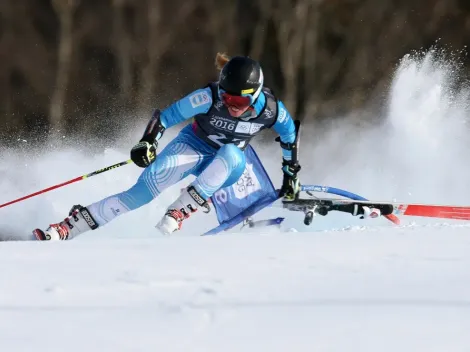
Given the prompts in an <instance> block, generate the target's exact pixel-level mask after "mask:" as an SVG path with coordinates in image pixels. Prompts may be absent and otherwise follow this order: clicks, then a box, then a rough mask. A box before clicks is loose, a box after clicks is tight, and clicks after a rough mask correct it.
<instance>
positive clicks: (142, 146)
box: [131, 141, 157, 167]
mask: <svg viewBox="0 0 470 352" xmlns="http://www.w3.org/2000/svg"><path fill="white" fill-rule="evenodd" d="M156 158H157V141H155V142H154V143H153V144H150V143H149V142H146V141H140V142H139V143H137V144H136V145H135V146H134V147H133V148H132V150H131V159H132V161H133V162H134V164H136V165H137V166H140V167H147V166H149V165H150V164H151V163H153V162H154V161H155V159H156Z"/></svg>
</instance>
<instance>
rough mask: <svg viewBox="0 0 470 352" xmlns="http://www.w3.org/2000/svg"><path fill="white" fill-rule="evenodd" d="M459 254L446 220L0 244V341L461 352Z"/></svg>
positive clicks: (90, 346)
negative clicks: (387, 225)
mask: <svg viewBox="0 0 470 352" xmlns="http://www.w3.org/2000/svg"><path fill="white" fill-rule="evenodd" d="M454 226H455V225H454ZM469 253H470V236H469V227H452V226H451V225H441V226H432V227H407V228H400V229H380V228H356V229H354V228H353V229H350V230H346V231H328V232H312V233H307V232H298V233H287V234H280V233H278V234H270V235H261V234H238V235H235V234H230V235H223V236H209V237H173V238H161V237H160V238H147V239H143V238H140V239H132V238H127V239H116V240H112V241H110V240H108V239H106V240H104V239H96V238H93V237H91V236H89V237H82V238H81V239H80V240H76V241H70V242H65V243H37V242H5V243H3V244H2V245H1V246H0V266H1V267H2V268H3V269H2V271H1V274H0V277H1V281H0V348H1V350H2V351H80V352H81V351H341V352H343V351H393V352H395V351H428V352H429V351H439V352H440V351H468V350H469V346H470V334H468V330H469V329H470V299H469V297H470V283H469V278H470V256H469Z"/></svg>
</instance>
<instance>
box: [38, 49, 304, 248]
mask: <svg viewBox="0 0 470 352" xmlns="http://www.w3.org/2000/svg"><path fill="white" fill-rule="evenodd" d="M216 65H217V68H218V69H219V70H220V76H219V80H218V82H214V83H210V84H209V85H208V86H206V87H205V88H202V89H198V90H196V91H194V92H192V93H191V94H189V95H187V96H185V97H184V98H182V99H181V100H179V101H176V102H175V103H173V104H171V105H170V106H168V107H167V108H166V109H164V110H162V111H160V110H158V109H157V110H156V111H155V112H154V113H153V116H152V118H151V119H150V121H149V123H148V125H147V127H146V129H145V132H144V134H143V136H142V139H141V140H140V141H139V143H137V144H136V145H135V146H134V147H133V148H132V150H131V153H130V154H131V159H132V161H133V162H134V163H135V164H136V165H138V166H140V167H142V168H145V169H144V171H143V172H142V174H141V176H140V177H139V179H138V180H137V183H136V184H135V185H134V186H133V187H131V188H130V189H129V190H127V191H124V192H122V193H119V194H115V195H112V196H110V197H107V198H105V199H103V200H100V201H98V202H96V203H93V204H90V205H88V206H86V207H83V206H80V205H76V206H74V207H73V208H72V210H71V211H70V213H69V217H67V218H66V219H65V220H64V221H62V222H60V223H57V224H52V225H50V226H49V228H48V229H47V230H45V231H42V230H40V229H35V230H34V231H33V234H34V236H35V237H36V238H37V239H38V240H66V239H72V238H74V237H76V236H77V235H79V234H81V233H83V232H85V231H88V230H94V229H96V228H98V227H100V226H103V225H105V224H106V223H108V222H110V221H111V220H113V219H115V218H116V217H117V216H119V215H122V214H125V213H127V212H129V211H131V210H134V209H137V208H139V207H141V206H143V205H145V204H147V203H149V202H150V201H152V200H153V199H154V198H155V197H157V196H158V195H159V194H160V193H161V192H163V191H164V190H165V189H166V188H167V187H170V186H172V185H174V184H175V183H177V182H179V181H181V180H182V179H184V178H185V177H187V176H188V175H190V174H192V175H195V176H196V179H195V180H194V182H192V183H191V184H190V185H189V186H188V187H187V189H186V190H184V191H183V192H182V193H181V195H180V196H179V197H178V199H176V201H174V202H173V204H171V205H170V206H169V207H168V209H167V211H166V213H165V215H164V216H163V218H162V219H161V220H160V222H159V223H158V225H157V228H158V229H159V230H160V231H161V232H162V233H163V234H171V233H173V232H175V231H177V230H179V229H181V225H182V222H183V221H184V219H186V218H188V217H189V216H190V214H192V213H194V212H195V211H196V210H197V209H198V208H206V209H208V207H209V205H208V200H209V198H210V197H211V196H212V195H213V194H214V193H215V192H216V191H217V190H219V189H220V188H223V187H227V186H230V185H231V184H233V183H235V182H236V181H237V180H238V179H239V178H240V176H241V175H242V173H243V171H244V170H245V154H244V149H245V148H246V147H247V145H248V143H249V142H250V140H251V138H253V137H254V136H256V135H257V134H259V133H260V132H261V131H262V130H263V129H265V128H273V129H274V130H275V131H276V132H277V134H278V135H279V141H280V145H281V149H282V170H283V175H284V177H283V183H282V188H281V196H283V197H284V200H286V201H292V200H294V199H295V198H296V196H297V194H298V192H299V188H300V183H299V180H298V177H297V173H298V172H299V171H300V165H299V161H298V160H297V159H298V158H297V150H296V145H297V143H296V142H297V141H296V139H297V131H296V127H295V124H294V121H293V119H292V117H291V115H290V114H289V112H288V111H287V109H286V107H285V106H284V104H283V103H282V102H281V101H280V100H278V99H277V98H276V97H275V96H274V95H273V93H272V91H271V90H270V89H269V88H267V87H264V85H263V80H264V78H263V71H262V69H261V66H260V64H259V63H258V62H257V61H255V60H253V59H251V58H249V57H244V56H236V57H233V58H229V57H227V56H226V55H225V54H220V53H218V54H217V56H216ZM190 118H194V122H193V123H192V124H191V125H187V126H186V127H184V128H183V129H182V130H181V132H180V133H179V134H178V136H177V137H176V138H175V139H174V140H173V141H171V142H170V143H169V144H168V145H167V146H166V147H165V148H164V149H163V150H162V151H161V152H160V153H159V154H158V156H157V146H158V142H157V141H158V140H159V139H160V138H161V137H162V135H163V132H164V131H165V130H166V129H168V128H170V127H172V126H174V125H176V124H178V123H180V122H183V121H185V120H188V119H190Z"/></svg>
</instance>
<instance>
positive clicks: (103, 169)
mask: <svg viewBox="0 0 470 352" xmlns="http://www.w3.org/2000/svg"><path fill="white" fill-rule="evenodd" d="M130 163H132V160H130V159H129V160H126V161H122V162H120V163H117V164H114V165H111V166H107V167H105V168H102V169H99V170H96V171H93V172H91V173H89V174H86V175H83V176H79V177H76V178H73V179H71V180H69V181H66V182H63V183H59V184H58V185H55V186H51V187H48V188H45V189H43V190H40V191H37V192H34V193H31V194H28V195H27V196H24V197H21V198H18V199H15V200H12V201H10V202H7V203H4V204H0V208H4V207H6V206H9V205H11V204H14V203H18V202H21V201H23V200H25V199H29V198H32V197H35V196H37V195H39V194H43V193H46V192H49V191H52V190H54V189H57V188H60V187H63V186H67V185H70V184H72V183H75V182H78V181H81V180H84V179H86V178H90V177H93V176H96V175H99V174H102V173H103V172H106V171H109V170H113V169H116V168H118V167H121V166H124V165H127V164H130Z"/></svg>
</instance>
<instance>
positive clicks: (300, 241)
mask: <svg viewBox="0 0 470 352" xmlns="http://www.w3.org/2000/svg"><path fill="white" fill-rule="evenodd" d="M456 78H459V72H458V65H457V64H453V63H449V62H446V61H444V60H442V59H441V58H440V56H439V55H438V54H437V53H434V52H430V53H427V55H425V56H422V57H421V58H411V57H406V58H404V60H403V61H402V63H401V65H400V66H399V68H398V69H397V72H396V75H395V79H394V81H393V84H392V86H391V87H390V92H389V96H388V98H387V101H386V102H385V104H384V105H385V106H386V109H385V111H383V112H382V113H381V114H380V116H379V117H380V118H379V117H378V118H377V121H376V122H377V123H371V122H370V119H367V118H365V119H364V120H362V119H361V116H359V117H357V116H356V117H354V116H353V117H349V118H348V119H347V120H345V121H338V122H331V123H330V124H328V125H321V126H320V125H313V126H310V128H304V131H303V133H304V135H303V139H302V143H301V152H300V154H301V160H302V166H303V171H302V172H301V178H302V181H303V182H304V183H316V184H325V185H330V186H334V187H340V188H343V189H347V190H349V191H351V192H355V193H358V194H360V195H362V196H364V197H367V198H369V199H374V200H381V201H384V200H400V201H412V202H429V203H445V204H451V203H453V204H458V205H468V204H469V203H470V190H469V188H468V186H467V184H468V180H469V179H470V168H469V167H468V160H467V155H468V150H469V149H468V147H469V144H470V138H468V133H469V132H468V131H467V117H466V116H468V113H469V112H470V111H469V107H468V103H467V102H468V101H470V100H469V99H468V98H469V96H470V94H469V91H468V90H466V89H465V88H461V87H459V86H457V85H456V83H457V81H458V80H457V79H456ZM366 113H367V112H364V115H365V114H366ZM123 118H124V117H123ZM142 128H143V126H142ZM141 130H142V129H136V130H134V131H132V132H128V133H127V134H126V135H125V137H123V140H122V144H121V145H119V146H117V147H113V148H110V149H109V150H106V151H105V152H103V153H102V154H99V155H94V156H90V155H89V153H87V142H86V141H84V142H83V146H82V147H81V150H80V151H78V150H76V149H74V148H69V149H63V150H60V151H50V150H46V151H33V150H28V149H27V148H25V146H27V145H28V141H22V140H21V139H19V141H18V144H19V145H21V147H22V148H15V147H14V146H13V148H12V149H10V150H3V151H2V153H1V154H0V159H1V163H0V175H1V178H0V191H1V193H0V197H1V200H0V203H2V202H3V201H5V202H6V201H9V200H11V199H14V198H17V197H20V196H22V195H25V194H28V193H31V192H34V191H36V190H38V189H41V188H44V187H47V186H50V185H53V184H55V183H59V182H62V181H65V180H67V179H70V178H73V177H76V176H79V175H81V174H84V173H87V172H90V171H93V170H95V169H99V168H101V167H103V166H106V165H109V164H112V163H114V162H118V161H121V160H125V159H126V158H127V157H128V152H127V148H128V146H129V145H131V144H132V143H133V142H134V140H135V139H136V138H138V137H139V136H140V133H141ZM168 132H170V133H168ZM165 138H167V140H168V139H169V138H171V131H167V133H166V135H165ZM257 151H258V153H259V154H260V157H261V158H262V160H263V161H264V162H265V165H266V168H267V170H268V172H269V173H270V174H271V177H272V178H273V180H274V182H276V181H277V180H280V178H281V174H280V170H279V165H280V151H279V146H278V145H273V146H272V147H266V146H265V147H263V148H259V149H257ZM278 155H279V157H276V156H278ZM307 169H309V170H312V171H309V172H305V170H307ZM139 172H140V170H139V169H138V168H136V167H134V166H133V165H130V166H126V167H123V168H122V169H121V168H120V169H118V170H115V171H111V172H109V173H106V174H103V175H101V176H97V177H96V178H93V179H90V180H86V181H83V182H80V183H77V184H74V185H71V186H69V187H65V188H62V189H60V190H57V191H54V192H51V193H47V194H45V195H42V196H40V197H36V198H34V199H30V200H27V201H24V202H22V203H18V204H15V205H12V206H10V207H7V208H3V209H0V238H2V239H24V238H26V237H27V236H29V233H30V231H31V229H32V228H34V227H38V226H41V227H44V226H46V225H47V224H49V223H50V222H56V221H58V220H61V219H62V218H63V217H64V216H66V214H67V212H68V210H69V208H70V207H71V205H73V204H77V203H80V204H83V205H86V204H88V203H89V202H92V201H94V200H96V199H98V198H100V197H104V196H107V195H109V194H112V193H113V192H117V191H119V190H121V189H123V188H125V187H129V186H131V185H132V184H133V182H134V181H135V179H136V177H137V176H138V175H139ZM189 181H190V180H187V182H189ZM187 182H185V183H182V184H179V185H177V186H176V187H174V188H173V189H170V190H168V192H165V193H164V194H163V195H162V196H161V197H160V198H159V199H157V200H155V201H154V202H153V203H151V204H150V205H148V206H146V207H143V208H141V209H139V210H137V211H135V212H133V213H131V214H126V215H125V216H122V217H120V218H118V219H117V220H115V221H114V222H113V223H110V224H109V225H107V226H106V227H104V228H102V229H99V230H97V231H94V232H91V233H88V234H85V235H83V236H81V237H79V238H77V239H76V240H73V241H69V242H60V243H38V242H24V241H22V242H19V241H16V242H0V267H1V268H2V270H0V350H2V351H36V352H37V351H63V350H67V351H84V350H86V351H158V350H162V351H221V350H223V351H341V352H343V351H361V352H362V351H374V352H375V351H469V346H470V337H469V336H470V335H469V334H468V331H469V329H470V299H469V297H470V280H469V279H470V255H469V254H470V223H469V222H459V221H446V222H444V221H440V220H436V219H434V220H430V219H421V218H410V219H405V218H402V222H403V225H402V226H400V227H396V226H394V225H392V224H391V223H389V222H388V221H386V220H385V219H376V220H367V221H363V220H359V219H356V218H353V217H352V216H349V215H347V214H332V215H328V216H327V217H324V218H323V217H318V218H316V219H315V220H314V223H313V224H312V226H310V227H306V226H304V225H303V224H302V218H303V216H302V214H296V213H283V212H282V211H281V210H280V209H278V208H272V209H265V210H263V211H262V212H261V213H260V214H259V215H258V217H257V218H259V219H262V218H264V217H271V216H286V217H287V220H286V221H285V222H284V223H283V227H282V228H281V229H269V230H268V229H267V230H266V231H265V230H263V231H258V230H257V231H256V232H251V233H250V232H247V231H240V232H238V233H237V232H235V233H231V234H222V235H219V236H206V237H200V236H198V235H199V234H200V233H202V232H204V231H206V230H208V229H210V228H211V227H213V226H214V225H215V224H216V220H215V218H214V216H213V215H209V216H204V215H203V214H198V216H195V217H193V218H191V219H189V222H187V223H185V228H184V230H183V231H182V232H181V233H180V234H178V235H177V236H173V237H168V238H167V237H162V236H160V235H159V234H158V233H156V231H155V229H154V225H155V224H156V223H157V221H158V219H159V218H160V216H161V215H162V214H163V212H164V209H165V207H166V205H167V204H168V203H169V202H170V201H172V200H173V199H174V198H175V197H176V194H177V193H176V192H178V190H179V188H180V187H182V186H184V185H185V184H186V183H187Z"/></svg>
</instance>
